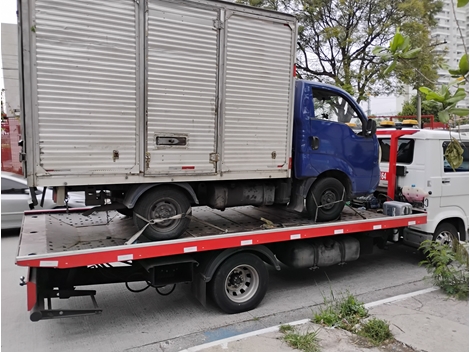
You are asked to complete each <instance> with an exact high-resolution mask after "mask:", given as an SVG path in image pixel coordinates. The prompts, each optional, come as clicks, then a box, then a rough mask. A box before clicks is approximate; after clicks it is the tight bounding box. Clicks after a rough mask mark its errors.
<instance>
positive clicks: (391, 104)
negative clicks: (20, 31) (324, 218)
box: [0, 0, 396, 115]
mask: <svg viewBox="0 0 470 352" xmlns="http://www.w3.org/2000/svg"><path fill="white" fill-rule="evenodd" d="M0 1H1V11H0V22H1V23H16V0H0ZM0 31H1V29H0ZM0 35H1V32H0ZM1 54H2V52H1V46H0V58H1ZM0 61H1V60H0ZM0 64H1V63H0ZM1 65H2V67H3V64H1ZM4 87H5V86H4V83H3V71H2V70H1V69H0V89H3V88H4ZM395 104H396V103H395V99H394V98H389V97H377V98H374V99H371V111H372V113H373V114H375V115H384V114H387V115H389V114H391V113H393V112H395V109H396V107H395ZM361 106H362V108H363V109H364V110H365V111H366V112H367V103H363V104H361Z"/></svg>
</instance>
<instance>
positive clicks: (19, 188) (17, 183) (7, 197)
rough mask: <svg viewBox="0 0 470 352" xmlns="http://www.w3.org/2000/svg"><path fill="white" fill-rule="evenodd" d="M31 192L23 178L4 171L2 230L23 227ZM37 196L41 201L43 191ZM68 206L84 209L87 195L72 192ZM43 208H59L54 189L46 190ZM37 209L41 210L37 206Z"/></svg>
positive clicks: (37, 192)
mask: <svg viewBox="0 0 470 352" xmlns="http://www.w3.org/2000/svg"><path fill="white" fill-rule="evenodd" d="M29 192H30V191H29V188H28V185H27V183H26V180H25V179H24V178H23V177H21V176H19V175H17V174H14V173H11V172H4V171H2V219H1V220H2V230H5V229H13V228H20V227H21V222H22V221H23V213H24V211H25V210H29V205H28V200H29V198H30V194H29ZM36 196H37V197H38V199H41V198H42V190H37V191H36ZM68 206H69V207H71V208H78V207H84V206H85V194H84V193H83V192H70V193H69V201H68ZM43 208H44V209H54V208H57V204H56V203H55V202H54V200H53V199H52V189H49V188H47V189H46V194H45V197H44V207H43ZM36 209H41V208H40V207H39V206H37V207H36Z"/></svg>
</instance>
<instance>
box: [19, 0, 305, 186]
mask: <svg viewBox="0 0 470 352" xmlns="http://www.w3.org/2000/svg"><path fill="white" fill-rule="evenodd" d="M20 6H21V11H20V13H21V19H20V28H21V42H22V47H21V58H20V59H21V62H22V68H21V71H22V79H21V80H22V87H21V90H22V100H23V102H24V103H23V106H22V119H23V127H24V143H25V144H24V150H23V152H24V153H25V156H24V157H25V160H26V164H27V165H26V168H27V174H28V182H29V184H30V185H31V186H62V185H64V184H67V185H84V184H88V185H93V184H112V183H114V184H119V183H142V182H170V181H175V182H176V181H202V180H224V179H256V178H258V179H259V178H281V177H289V176H290V169H289V164H290V163H289V160H290V157H291V144H292V141H291V139H292V137H291V136H292V123H293V118H292V114H293V97H294V77H293V67H294V64H295V46H296V43H295V40H296V39H295V38H296V21H295V18H294V17H293V16H291V15H287V14H285V15H284V14H279V13H277V12H273V11H267V10H261V9H256V8H251V7H246V6H241V5H237V4H232V3H229V2H223V1H209V0H185V1H180V0H178V1H172V0H167V1H161V0H148V1H134V0H113V1H102V0H90V1H87V2H80V1H75V0H64V1H49V0H32V1H27V0H21V1H20Z"/></svg>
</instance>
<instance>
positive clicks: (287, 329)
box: [279, 325, 295, 334]
mask: <svg viewBox="0 0 470 352" xmlns="http://www.w3.org/2000/svg"><path fill="white" fill-rule="evenodd" d="M294 330H295V329H294V327H293V326H292V325H281V326H280V327H279V331H280V332H282V333H283V334H285V333H288V332H292V331H294Z"/></svg>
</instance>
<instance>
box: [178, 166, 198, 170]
mask: <svg viewBox="0 0 470 352" xmlns="http://www.w3.org/2000/svg"><path fill="white" fill-rule="evenodd" d="M181 169H182V170H194V169H195V167H194V166H182V167H181Z"/></svg>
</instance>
